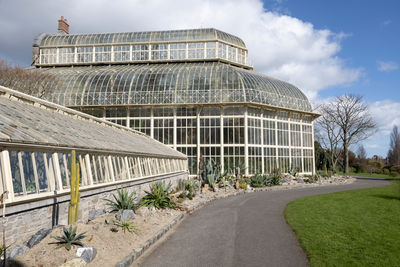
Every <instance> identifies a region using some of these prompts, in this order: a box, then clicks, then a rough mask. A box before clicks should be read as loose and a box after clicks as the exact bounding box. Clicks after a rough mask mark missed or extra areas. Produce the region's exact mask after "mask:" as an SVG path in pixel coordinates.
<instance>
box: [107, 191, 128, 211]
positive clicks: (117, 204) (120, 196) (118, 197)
mask: <svg viewBox="0 0 400 267" xmlns="http://www.w3.org/2000/svg"><path fill="white" fill-rule="evenodd" d="M113 198H114V199H104V200H105V201H106V202H107V203H106V205H107V206H108V207H109V208H110V211H111V212H114V211H119V210H135V208H136V192H135V191H133V192H132V193H130V194H129V192H128V190H127V189H126V188H117V194H113Z"/></svg>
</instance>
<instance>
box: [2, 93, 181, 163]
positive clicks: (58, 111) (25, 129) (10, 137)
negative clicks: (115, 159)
mask: <svg viewBox="0 0 400 267" xmlns="http://www.w3.org/2000/svg"><path fill="white" fill-rule="evenodd" d="M0 92H1V96H0V142H4V143H19V144H23V145H27V146H29V145H35V146H38V147H40V146H41V145H42V146H44V145H46V146H53V147H64V148H71V149H72V148H74V149H79V148H80V149H85V150H90V151H95V152H96V151H99V152H103V153H124V154H137V155H147V156H154V157H168V158H171V157H175V158H185V157H186V156H184V155H183V154H181V153H179V152H177V151H175V150H173V149H172V148H169V147H167V146H166V145H164V144H161V143H160V142H158V141H155V140H154V139H152V138H150V137H148V136H145V135H144V134H141V133H139V132H136V131H133V130H131V129H129V128H125V127H122V126H119V125H116V124H113V123H109V122H104V121H103V120H100V119H97V118H94V117H91V116H89V115H86V114H83V113H80V112H77V111H75V110H71V109H68V108H65V107H62V106H59V105H55V104H53V103H49V102H46V101H43V100H39V99H37V98H33V97H30V96H28V95H25V94H22V93H19V92H16V91H14V90H11V89H8V88H6V87H3V86H0ZM10 96H12V97H10ZM66 126H67V127H66Z"/></svg>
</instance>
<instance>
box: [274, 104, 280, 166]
mask: <svg viewBox="0 0 400 267" xmlns="http://www.w3.org/2000/svg"><path fill="white" fill-rule="evenodd" d="M277 113H278V112H277V111H275V116H274V124H275V161H276V162H275V163H276V168H278V169H281V166H279V148H278V117H277V115H278V114H277Z"/></svg>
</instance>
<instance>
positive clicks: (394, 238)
mask: <svg viewBox="0 0 400 267" xmlns="http://www.w3.org/2000/svg"><path fill="white" fill-rule="evenodd" d="M399 196H400V193H399V186H398V184H397V183H393V184H392V185H390V186H385V187H378V188H372V189H361V190H353V191H345V192H338V193H333V194H327V195H318V196H311V197H306V198H302V199H298V200H295V201H293V202H291V203H289V205H288V206H287V207H286V209H285V216H286V220H287V222H288V223H289V225H290V226H291V227H292V229H293V230H294V231H295V233H296V234H297V236H298V238H299V239H300V243H301V246H302V247H303V249H304V250H305V252H306V253H307V255H308V258H309V263H310V266H400V198H399Z"/></svg>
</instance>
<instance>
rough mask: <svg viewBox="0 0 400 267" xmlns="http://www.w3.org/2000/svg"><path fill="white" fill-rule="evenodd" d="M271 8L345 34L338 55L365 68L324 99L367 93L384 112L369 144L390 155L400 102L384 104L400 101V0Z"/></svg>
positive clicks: (290, 1)
mask: <svg viewBox="0 0 400 267" xmlns="http://www.w3.org/2000/svg"><path fill="white" fill-rule="evenodd" d="M268 6H270V7H272V8H273V9H274V10H276V11H277V12H280V13H284V14H288V15H290V16H293V17H296V18H298V19H301V20H303V21H307V22H310V23H312V24H313V25H314V27H315V28H319V29H325V28H326V29H329V30H330V31H333V32H336V33H343V34H344V35H345V37H344V38H343V39H342V40H341V42H340V43H341V50H340V51H339V52H338V53H337V56H338V57H340V58H342V59H343V60H344V61H345V62H346V63H345V64H346V66H349V67H353V68H361V69H362V74H361V75H360V77H359V78H358V79H357V81H355V82H352V83H350V84H345V85H343V84H342V85H339V86H330V87H327V88H324V89H323V90H321V91H320V92H319V97H321V98H329V97H332V96H337V95H341V94H345V93H355V94H360V95H362V96H363V97H364V99H365V100H366V101H367V102H369V103H371V104H372V106H373V107H375V108H373V110H374V111H376V112H379V113H380V114H375V115H377V116H376V120H377V122H378V125H379V126H380V129H379V131H378V133H377V134H376V135H374V136H372V137H371V138H370V139H368V140H366V141H365V142H364V145H365V146H366V149H367V152H368V154H369V156H372V155H374V154H378V155H381V156H386V152H387V149H388V144H389V136H388V133H389V132H388V131H389V130H390V129H391V127H393V125H394V124H395V123H396V124H397V125H398V126H400V125H399V117H398V112H399V110H398V109H399V108H400V106H399V105H393V109H391V108H384V104H385V103H386V102H387V101H393V102H397V103H398V102H400V70H399V66H400V53H399V48H400V16H399V14H400V1H394V0H383V1H343V0H338V1H318V0H307V1H294V0H287V1H271V0H265V1H264V7H265V8H268ZM377 102H378V103H377ZM382 102H385V103H382ZM380 107H381V108H382V110H381V109H380ZM353 149H354V150H355V148H353Z"/></svg>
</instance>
